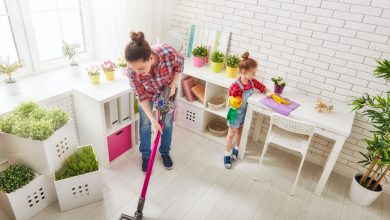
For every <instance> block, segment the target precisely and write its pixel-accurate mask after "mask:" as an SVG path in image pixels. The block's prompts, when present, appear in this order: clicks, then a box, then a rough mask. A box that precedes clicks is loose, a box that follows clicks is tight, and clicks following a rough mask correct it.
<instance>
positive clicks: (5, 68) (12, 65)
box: [0, 57, 23, 95]
mask: <svg viewBox="0 0 390 220" xmlns="http://www.w3.org/2000/svg"><path fill="white" fill-rule="evenodd" d="M22 67H23V64H22V62H21V61H15V62H10V60H9V57H7V58H6V59H1V58H0V74H5V75H7V77H8V78H6V79H4V81H3V82H4V84H5V90H6V91H7V94H8V95H17V94H19V93H20V88H19V84H18V83H17V81H16V80H15V79H12V74H13V73H14V72H15V71H16V70H17V69H19V68H22Z"/></svg>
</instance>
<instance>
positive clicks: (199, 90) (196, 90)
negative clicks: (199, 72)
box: [191, 84, 205, 103]
mask: <svg viewBox="0 0 390 220" xmlns="http://www.w3.org/2000/svg"><path fill="white" fill-rule="evenodd" d="M191 92H192V93H193V94H194V95H195V96H196V98H198V99H199V100H200V101H201V102H202V103H204V94H205V87H204V85H202V84H198V85H196V86H194V87H192V88H191Z"/></svg>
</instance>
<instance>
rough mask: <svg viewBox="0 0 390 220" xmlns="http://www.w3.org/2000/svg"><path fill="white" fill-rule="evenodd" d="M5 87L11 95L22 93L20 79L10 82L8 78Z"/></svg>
mask: <svg viewBox="0 0 390 220" xmlns="http://www.w3.org/2000/svg"><path fill="white" fill-rule="evenodd" d="M4 88H5V91H6V93H7V95H9V96H14V95H18V94H20V86H19V83H18V81H12V82H9V81H8V79H7V80H4Z"/></svg>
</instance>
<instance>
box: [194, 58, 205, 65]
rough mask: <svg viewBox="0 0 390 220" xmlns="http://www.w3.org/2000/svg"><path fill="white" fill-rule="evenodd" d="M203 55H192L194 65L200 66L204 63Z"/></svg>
mask: <svg viewBox="0 0 390 220" xmlns="http://www.w3.org/2000/svg"><path fill="white" fill-rule="evenodd" d="M204 59H205V58H204V57H195V56H194V57H193V58H192V61H193V62H194V66H195V67H202V66H203V65H204Z"/></svg>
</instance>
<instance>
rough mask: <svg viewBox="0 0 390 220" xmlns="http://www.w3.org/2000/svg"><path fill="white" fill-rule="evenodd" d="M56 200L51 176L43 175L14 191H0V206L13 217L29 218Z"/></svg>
mask: <svg viewBox="0 0 390 220" xmlns="http://www.w3.org/2000/svg"><path fill="white" fill-rule="evenodd" d="M56 200H57V196H56V193H55V189H54V184H53V178H52V177H46V176H43V175H40V176H37V177H35V178H34V179H33V180H32V181H31V182H29V183H28V184H27V185H25V186H23V187H22V188H20V189H17V190H16V191H14V192H11V193H5V192H2V191H0V207H1V209H3V210H4V212H5V213H6V214H7V215H8V216H9V217H11V218H13V219H30V218H31V217H33V216H34V215H36V214H38V213H39V212H40V211H42V210H43V209H45V208H46V207H48V206H49V205H50V204H52V203H53V202H55V201H56Z"/></svg>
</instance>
